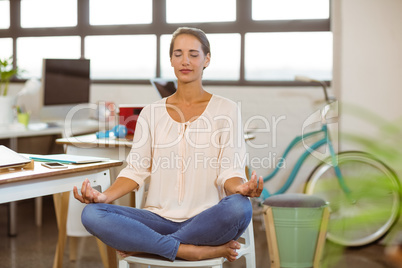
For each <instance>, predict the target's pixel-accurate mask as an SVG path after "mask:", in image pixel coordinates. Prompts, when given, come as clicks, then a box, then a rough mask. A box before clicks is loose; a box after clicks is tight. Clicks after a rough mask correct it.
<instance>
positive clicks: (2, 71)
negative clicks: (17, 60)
mask: <svg viewBox="0 0 402 268" xmlns="http://www.w3.org/2000/svg"><path fill="white" fill-rule="evenodd" d="M17 74H18V68H13V57H12V56H11V57H10V58H8V59H4V60H1V59H0V126H1V125H8V124H10V123H12V121H13V118H14V113H13V107H14V105H15V102H16V96H9V94H8V86H9V83H10V79H11V78H12V77H13V76H14V75H17Z"/></svg>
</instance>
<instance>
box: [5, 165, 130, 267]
mask: <svg viewBox="0 0 402 268" xmlns="http://www.w3.org/2000/svg"><path fill="white" fill-rule="evenodd" d="M121 164H122V162H121V161H116V160H111V161H107V162H99V163H92V164H85V165H84V164H83V165H69V167H68V168H67V169H48V168H45V167H43V166H41V163H39V162H35V163H34V165H35V167H34V169H33V170H21V169H16V170H11V171H9V170H0V203H8V202H11V201H17V200H23V199H28V198H33V197H39V196H45V195H50V194H59V195H56V198H55V210H56V216H57V225H58V229H59V237H58V242H57V248H56V253H55V258H54V263H53V267H62V265H63V253H64V246H65V242H66V220H67V211H68V200H69V194H70V192H69V191H71V190H72V189H73V186H78V187H80V185H81V184H82V182H83V180H84V179H85V178H88V179H89V180H90V182H91V184H93V185H99V184H102V183H104V182H109V181H110V172H109V169H111V168H113V167H117V166H120V165H121ZM57 196H58V197H57ZM108 254H114V251H112V250H111V249H109V250H108ZM109 260H110V261H109V267H110V268H111V267H116V262H115V257H114V258H109Z"/></svg>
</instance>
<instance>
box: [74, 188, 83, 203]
mask: <svg viewBox="0 0 402 268" xmlns="http://www.w3.org/2000/svg"><path fill="white" fill-rule="evenodd" d="M73 194H74V197H75V199H77V200H78V201H80V202H81V203H84V199H83V198H82V196H81V195H79V194H78V189H77V186H74V187H73Z"/></svg>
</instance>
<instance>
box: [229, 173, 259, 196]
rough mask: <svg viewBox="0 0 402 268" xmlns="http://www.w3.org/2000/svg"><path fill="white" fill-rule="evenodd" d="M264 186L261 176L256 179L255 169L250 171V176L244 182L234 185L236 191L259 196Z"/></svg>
mask: <svg viewBox="0 0 402 268" xmlns="http://www.w3.org/2000/svg"><path fill="white" fill-rule="evenodd" d="M263 187H264V180H263V178H262V176H260V177H259V178H258V179H257V174H256V172H255V171H253V173H251V178H250V180H249V181H247V182H246V183H243V184H240V185H238V186H237V187H236V193H238V194H242V195H245V196H249V197H259V196H260V195H261V193H262V188H263Z"/></svg>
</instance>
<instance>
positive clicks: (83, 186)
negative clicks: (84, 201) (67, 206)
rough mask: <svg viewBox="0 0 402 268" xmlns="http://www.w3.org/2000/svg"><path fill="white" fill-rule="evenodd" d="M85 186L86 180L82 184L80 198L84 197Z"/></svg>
mask: <svg viewBox="0 0 402 268" xmlns="http://www.w3.org/2000/svg"><path fill="white" fill-rule="evenodd" d="M87 184H88V182H87V179H85V180H84V181H83V182H82V186H81V195H82V196H84V195H85V192H86V189H87Z"/></svg>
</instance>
